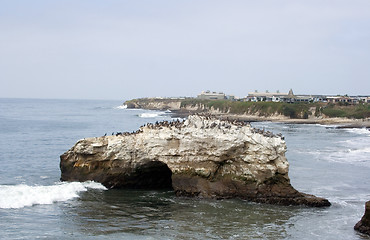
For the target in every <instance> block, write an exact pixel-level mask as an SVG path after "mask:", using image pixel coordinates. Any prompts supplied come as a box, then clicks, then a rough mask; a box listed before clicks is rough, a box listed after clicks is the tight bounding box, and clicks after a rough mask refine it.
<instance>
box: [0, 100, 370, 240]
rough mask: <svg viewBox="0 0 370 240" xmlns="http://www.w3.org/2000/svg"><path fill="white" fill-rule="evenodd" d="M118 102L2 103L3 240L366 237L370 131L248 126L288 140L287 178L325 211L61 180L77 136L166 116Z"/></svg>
mask: <svg viewBox="0 0 370 240" xmlns="http://www.w3.org/2000/svg"><path fill="white" fill-rule="evenodd" d="M170 119H171V116H170V114H169V113H168V112H161V111H148V110H133V109H126V108H125V107H123V106H122V102H121V101H95V100H37V99H0V239H370V237H368V236H366V235H363V234H360V233H357V232H356V231H354V230H353V226H354V225H355V224H356V222H357V221H359V220H360V218H361V217H362V215H363V213H364V204H365V202H366V201H368V200H370V154H369V153H370V132H369V131H368V130H366V129H336V128H335V127H334V126H322V125H305V124H301V125H296V124H281V123H268V122H260V123H252V125H253V126H254V127H258V128H262V129H265V130H269V131H272V132H274V133H282V134H283V135H284V136H285V140H286V143H287V148H288V151H287V153H286V156H287V159H288V161H289V163H290V171H289V176H290V179H291V183H292V185H293V186H294V187H295V188H296V189H297V190H299V191H302V192H305V193H310V194H314V195H317V196H320V197H325V198H327V199H329V200H330V202H331V203H332V206H331V207H327V208H309V207H303V206H299V207H297V206H275V205H269V204H257V203H251V202H247V201H243V200H239V199H233V200H205V199H192V198H182V197H176V196H175V195H174V193H173V192H172V191H168V190H162V191H161V190H159V191H150V190H107V189H106V188H105V187H104V186H102V185H101V184H99V183H95V182H84V183H79V182H72V183H68V182H60V180H59V178H60V170H59V156H60V155H61V154H63V153H64V152H65V151H67V150H68V149H69V148H71V147H72V146H73V145H74V144H75V142H77V141H78V140H79V139H83V138H87V137H96V136H103V135H104V134H107V135H111V134H112V133H113V134H114V133H116V132H124V131H129V132H131V131H135V130H137V128H138V127H139V126H141V125H143V124H144V123H147V122H155V121H161V120H170Z"/></svg>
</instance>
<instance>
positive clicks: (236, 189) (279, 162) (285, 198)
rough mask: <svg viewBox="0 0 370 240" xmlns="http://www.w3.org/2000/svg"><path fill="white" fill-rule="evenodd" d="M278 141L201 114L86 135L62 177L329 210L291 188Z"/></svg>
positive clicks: (65, 162)
mask: <svg viewBox="0 0 370 240" xmlns="http://www.w3.org/2000/svg"><path fill="white" fill-rule="evenodd" d="M285 151H286V145H285V141H284V139H283V137H282V136H281V135H280V136H278V135H274V134H272V133H271V132H265V131H263V130H259V129H254V128H252V127H250V126H249V125H247V124H244V123H241V122H230V121H225V120H219V119H215V118H211V117H207V116H195V115H193V116H189V117H188V119H187V120H186V121H183V122H180V121H175V122H167V121H165V122H161V123H155V124H148V125H145V126H142V127H140V129H139V130H138V131H137V132H135V133H118V134H116V136H104V137H96V138H87V139H83V140H80V141H78V142H77V143H76V144H75V145H74V146H73V147H72V148H71V149H70V150H69V151H67V152H66V153H64V154H63V155H61V162H60V169H61V172H62V174H61V179H62V180H64V181H86V180H94V181H97V182H101V183H102V184H103V185H105V186H106V187H108V188H173V190H174V191H175V193H176V194H177V195H179V196H196V197H204V198H216V199H219V198H220V199H221V198H235V197H237V198H242V199H246V200H250V201H254V202H260V203H273V204H283V205H308V206H317V207H321V206H329V205H330V203H329V202H328V201H327V200H326V199H323V198H318V197H315V196H313V195H308V194H304V193H300V192H298V191H297V190H295V189H294V188H293V187H292V186H291V185H290V180H289V177H288V169H289V164H288V162H287V159H286V157H285Z"/></svg>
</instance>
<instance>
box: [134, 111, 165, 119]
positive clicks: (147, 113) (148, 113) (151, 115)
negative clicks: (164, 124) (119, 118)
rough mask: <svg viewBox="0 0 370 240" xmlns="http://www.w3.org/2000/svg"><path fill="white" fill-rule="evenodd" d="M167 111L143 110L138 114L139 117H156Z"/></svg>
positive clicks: (163, 114)
mask: <svg viewBox="0 0 370 240" xmlns="http://www.w3.org/2000/svg"><path fill="white" fill-rule="evenodd" d="M166 114H167V113H166V112H145V113H141V114H139V117H141V118H158V117H163V116H165V115H166Z"/></svg>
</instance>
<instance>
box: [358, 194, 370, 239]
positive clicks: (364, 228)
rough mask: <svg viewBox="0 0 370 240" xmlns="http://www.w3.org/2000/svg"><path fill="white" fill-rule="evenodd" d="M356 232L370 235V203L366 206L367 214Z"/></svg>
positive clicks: (359, 223)
mask: <svg viewBox="0 0 370 240" xmlns="http://www.w3.org/2000/svg"><path fill="white" fill-rule="evenodd" d="M355 230H357V231H359V232H362V233H366V234H368V235H370V201H368V202H366V204H365V214H364V216H363V217H362V218H361V220H360V221H359V222H358V223H357V224H356V225H355Z"/></svg>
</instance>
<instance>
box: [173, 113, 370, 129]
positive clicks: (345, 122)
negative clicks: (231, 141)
mask: <svg viewBox="0 0 370 240" xmlns="http://www.w3.org/2000/svg"><path fill="white" fill-rule="evenodd" d="M197 113H199V114H202V112H190V111H189V112H183V111H177V110H173V111H172V112H171V117H173V118H185V117H187V116H189V115H191V114H197ZM210 114H211V115H213V116H216V117H219V118H221V119H229V120H236V121H247V122H277V123H286V124H321V125H337V126H336V128H366V129H368V130H370V119H348V118H321V119H317V118H316V119H315V118H311V119H298V118H296V119H292V118H287V117H282V116H275V117H259V116H253V115H238V114H228V113H210Z"/></svg>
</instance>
